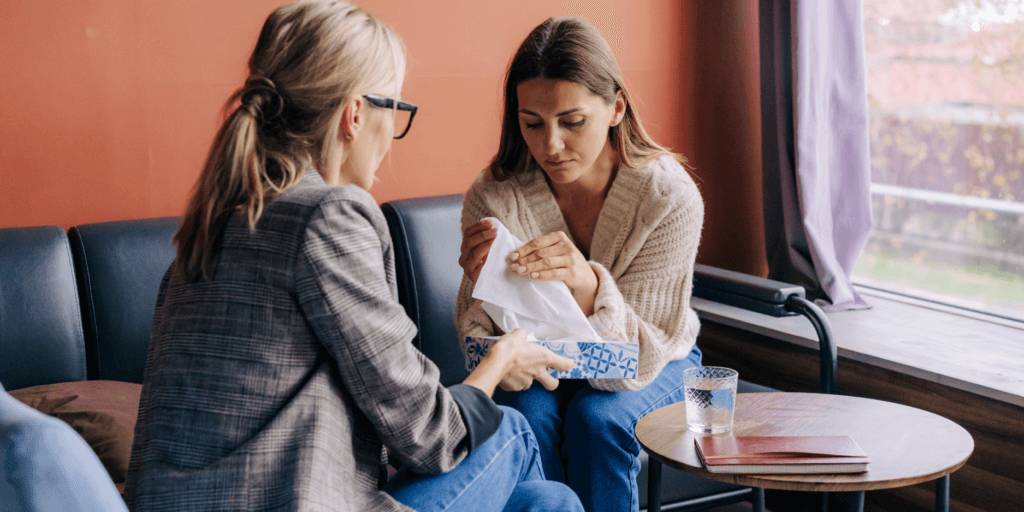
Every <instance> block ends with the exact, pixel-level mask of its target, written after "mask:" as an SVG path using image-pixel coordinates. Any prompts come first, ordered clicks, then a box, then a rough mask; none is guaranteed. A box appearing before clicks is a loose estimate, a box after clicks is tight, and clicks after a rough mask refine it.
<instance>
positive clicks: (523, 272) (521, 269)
mask: <svg viewBox="0 0 1024 512" xmlns="http://www.w3.org/2000/svg"><path fill="white" fill-rule="evenodd" d="M516 272H517V273H519V274H525V273H526V267H519V268H516ZM536 274H537V273H536V272H534V275H536Z"/></svg>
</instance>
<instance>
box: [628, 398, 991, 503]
mask: <svg viewBox="0 0 1024 512" xmlns="http://www.w3.org/2000/svg"><path fill="white" fill-rule="evenodd" d="M700 435H702V434H697V433H694V432H690V431H689V430H687V429H686V404H685V403H682V402H680V403H676V404H672V405H668V406H665V407H662V408H660V409H657V410H655V411H653V412H651V413H650V414H647V415H646V416H644V417H643V418H641V419H640V421H639V422H637V424H636V437H637V440H638V441H639V442H640V445H641V446H643V448H644V450H646V451H647V453H648V454H649V455H650V457H651V458H652V459H654V460H656V461H658V462H661V463H663V464H667V465H669V466H671V467H673V468H677V469H680V470H682V471H685V472H687V473H693V474H695V475H699V476H701V477H703V478H708V479H711V480H717V481H720V482H727V483H732V484H737V485H743V486H751V487H756V488H760V489H782V490H791V491H815V492H833V491H844V492H845V491H850V492H853V493H854V494H853V495H852V499H851V500H850V504H851V507H850V508H851V509H857V510H859V509H863V503H864V501H863V500H864V491H870V490H875V489H889V488H893V487H903V486H906V485H913V484H917V483H921V482H927V481H929V480H934V479H937V478H938V479H940V480H939V483H938V489H937V494H936V509H937V510H940V511H943V510H948V509H949V474H950V473H952V472H953V471H956V470H957V469H959V468H960V466H963V465H964V463H965V462H967V458H968V457H970V455H971V452H973V451H974V439H973V438H972V437H971V435H970V434H969V433H967V431H966V430H964V429H963V428H962V427H961V426H960V425H957V424H956V423H953V422H952V421H950V420H948V419H946V418H943V417H942V416H939V415H936V414H932V413H930V412H927V411H922V410H920V409H915V408H913V407H907V406H905V405H900V404H894V403H891V402H882V401H879V400H871V399H867V398H858V397H852V396H841V395H824V394H813V393H741V394H739V395H737V396H736V413H735V417H734V420H733V431H732V432H731V433H730V434H724V435H736V436H801V435H817V436H835V435H848V436H850V437H852V438H853V439H854V440H855V441H856V442H857V444H858V445H860V447H861V448H862V449H863V450H864V452H865V453H866V454H867V455H868V458H869V459H870V460H871V462H870V463H869V464H868V471H867V472H866V473H855V474H827V475H735V474H721V473H708V472H707V471H705V470H704V467H703V466H702V465H701V463H700V460H699V459H698V458H697V452H696V450H695V449H694V443H693V440H694V437H696V436H700ZM648 499H649V500H650V498H648ZM658 501H659V500H657V499H655V502H656V503H657V502H658Z"/></svg>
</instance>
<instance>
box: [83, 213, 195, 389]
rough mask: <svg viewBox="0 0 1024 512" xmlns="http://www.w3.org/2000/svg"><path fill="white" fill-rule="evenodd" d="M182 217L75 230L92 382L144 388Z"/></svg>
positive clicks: (89, 374)
mask: <svg viewBox="0 0 1024 512" xmlns="http://www.w3.org/2000/svg"><path fill="white" fill-rule="evenodd" d="M179 222H180V219H179V218H178V217H161V218H152V219H139V220H124V221H114V222H103V223H97V224H84V225H80V226H74V227H72V228H71V229H70V230H69V232H68V236H69V238H70V242H71V249H72V252H73V254H74V261H75V270H76V273H77V275H78V284H79V290H80V291H81V295H82V318H83V325H84V329H85V340H86V349H87V351H88V354H89V358H88V361H89V368H88V376H89V379H92V380H95V379H100V380H118V381H123V382H135V383H142V375H143V370H144V369H145V365H146V350H147V349H148V348H149V330H150V327H151V326H152V323H153V309H154V308H155V306H156V296H157V292H158V291H159V288H160V280H161V279H162V278H163V276H164V273H165V272H166V271H167V268H168V267H169V266H170V264H171V261H172V260H174V256H175V254H176V249H175V247H174V244H173V242H172V239H173V237H174V233H175V232H176V231H177V230H178V225H179Z"/></svg>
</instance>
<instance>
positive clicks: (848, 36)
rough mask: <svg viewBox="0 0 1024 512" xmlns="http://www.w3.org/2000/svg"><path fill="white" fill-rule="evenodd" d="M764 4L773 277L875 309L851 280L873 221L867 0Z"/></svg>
mask: <svg viewBox="0 0 1024 512" xmlns="http://www.w3.org/2000/svg"><path fill="white" fill-rule="evenodd" d="M760 7H761V14H760V23H761V26H760V32H761V34H760V37H761V104H762V158H763V166H762V169H763V171H762V172H763V174H762V175H763V187H764V213H765V247H766V251H767V256H768V267H769V275H768V277H769V278H772V279H777V280H780V281H785V282H790V283H794V284H799V285H802V286H803V287H804V288H806V289H807V293H808V296H809V297H810V298H811V299H813V300H815V301H816V302H818V303H819V304H820V305H821V306H822V307H823V308H824V309H826V310H832V311H836V310H845V309H862V308H866V307H869V306H868V305H867V303H866V302H864V300H863V299H862V298H861V297H860V296H859V295H858V294H857V292H856V290H854V288H853V286H852V284H851V282H850V276H851V274H852V272H853V267H854V265H855V264H856V263H857V258H859V257H860V253H861V251H862V250H863V248H864V244H865V243H866V242H867V237H868V234H869V233H870V231H871V226H872V215H871V195H870V182H871V168H870V160H869V159H870V153H869V147H868V106H867V92H866V91H867V86H866V77H865V63H864V32H863V16H862V10H863V7H862V4H861V0H843V1H842V2H832V1H827V2H818V1H816V0H804V1H800V0H793V1H792V2H791V1H790V0H760Z"/></svg>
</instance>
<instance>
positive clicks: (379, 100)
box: [363, 94, 419, 139]
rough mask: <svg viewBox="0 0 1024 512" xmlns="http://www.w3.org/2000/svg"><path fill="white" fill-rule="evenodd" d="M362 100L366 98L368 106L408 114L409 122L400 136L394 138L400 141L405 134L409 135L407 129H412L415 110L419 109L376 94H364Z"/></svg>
mask: <svg viewBox="0 0 1024 512" xmlns="http://www.w3.org/2000/svg"><path fill="white" fill-rule="evenodd" d="M363 98H366V101H369V102H370V104H371V105H373V106H375V107H380V108H390V109H395V110H402V111H405V112H408V113H409V122H408V123H407V124H406V125H405V130H404V131H402V134H401V135H398V136H395V137H394V138H395V139H401V138H402V137H405V134H407V133H409V128H411V127H412V118H414V117H416V109H418V108H419V107H417V106H416V105H413V104H412V103H407V102H404V101H398V100H395V99H393V98H388V97H386V96H378V95H376V94H364V95H363Z"/></svg>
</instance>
